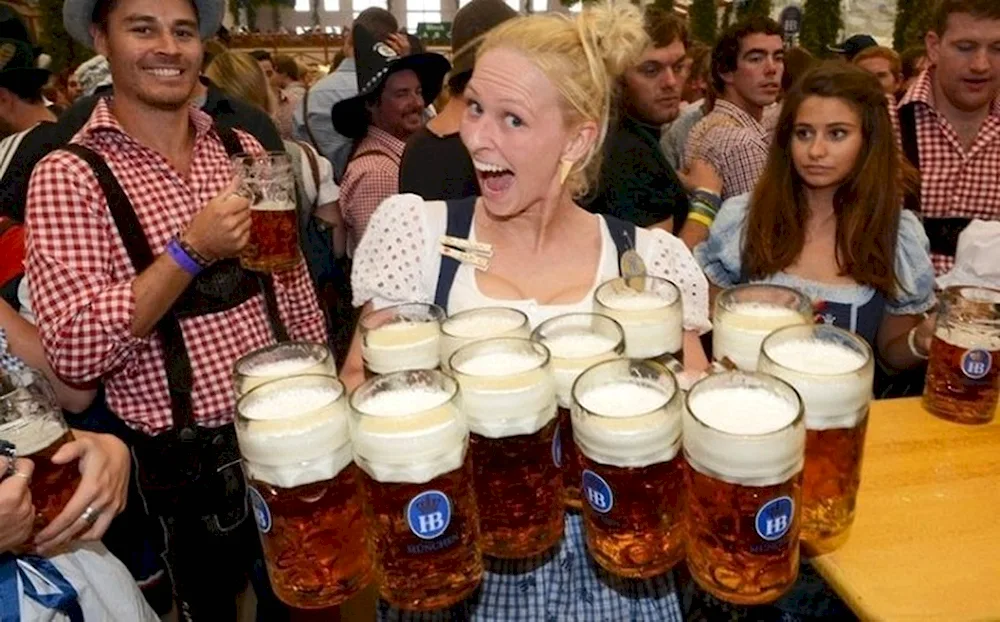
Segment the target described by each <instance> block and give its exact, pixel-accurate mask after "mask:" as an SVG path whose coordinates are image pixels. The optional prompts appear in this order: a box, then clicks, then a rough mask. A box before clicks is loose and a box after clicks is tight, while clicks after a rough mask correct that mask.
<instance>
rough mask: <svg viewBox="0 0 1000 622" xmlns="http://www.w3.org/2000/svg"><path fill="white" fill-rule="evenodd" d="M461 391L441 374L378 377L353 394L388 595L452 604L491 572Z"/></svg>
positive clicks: (397, 602)
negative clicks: (487, 570) (487, 568)
mask: <svg viewBox="0 0 1000 622" xmlns="http://www.w3.org/2000/svg"><path fill="white" fill-rule="evenodd" d="M457 392H458V387H457V385H456V383H455V381H454V380H452V379H451V378H450V377H448V376H446V375H445V374H443V373H441V372H438V371H427V370H411V371H403V372H396V373H392V374H387V375H384V376H379V377H377V378H373V379H371V380H369V381H367V382H365V383H364V384H363V385H361V386H360V387H358V389H357V390H355V392H354V393H353V394H352V396H351V408H352V426H351V435H352V440H353V445H354V459H355V462H357V464H358V466H359V467H360V468H361V470H362V471H363V474H362V476H361V489H362V491H363V494H364V499H365V512H366V514H367V516H368V529H369V534H370V537H371V541H372V544H373V545H374V550H375V571H376V577H377V581H378V586H379V593H380V594H381V596H382V598H383V599H385V600H386V601H387V602H389V603H390V604H391V605H393V606H395V607H399V608H401V609H409V610H418V611H426V610H431V609H439V608H443V607H449V606H451V605H453V604H455V603H457V602H459V601H461V600H463V599H465V598H466V597H468V596H469V595H470V594H471V593H472V592H473V591H474V590H475V589H476V587H477V586H478V585H479V583H480V581H481V580H482V576H483V561H482V555H481V553H480V550H479V544H478V539H479V527H478V520H479V517H478V513H477V510H476V500H475V496H474V494H473V488H472V481H473V474H472V461H471V460H470V459H469V452H468V442H469V431H468V427H467V425H466V423H465V419H464V417H462V414H461V413H460V412H459V410H458V407H457V405H456V403H455V401H456V396H457Z"/></svg>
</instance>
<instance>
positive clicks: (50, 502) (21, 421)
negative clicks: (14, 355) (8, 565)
mask: <svg viewBox="0 0 1000 622" xmlns="http://www.w3.org/2000/svg"><path fill="white" fill-rule="evenodd" d="M0 441H4V442H6V443H9V444H10V445H12V446H13V447H12V448H9V453H11V454H13V455H15V456H16V457H18V458H28V459H29V460H31V461H32V462H34V463H35V471H34V473H33V474H32V476H31V482H30V484H29V487H30V489H31V501H32V503H34V505H35V524H34V527H33V528H32V536H34V535H36V534H37V533H38V532H39V531H41V530H42V529H44V528H45V526H46V525H48V524H49V523H51V522H52V520H53V519H54V518H55V517H56V516H59V513H60V512H62V511H63V508H65V507H66V504H67V503H68V502H69V500H70V498H71V497H72V496H73V493H74V492H76V488H77V486H79V484H80V467H79V465H78V464H77V463H76V461H75V460H74V461H71V462H69V463H67V464H55V463H53V462H52V456H54V455H55V453H56V452H57V451H59V448H61V447H62V446H63V445H65V444H66V443H69V442H71V441H73V433H72V432H71V431H70V429H69V426H67V425H66V422H65V421H64V420H63V416H62V408H61V407H60V406H59V402H58V400H57V399H56V394H55V391H54V390H53V389H52V386H51V385H50V384H49V381H48V380H47V379H46V378H45V376H43V375H42V374H41V373H39V372H36V371H34V370H25V371H21V372H12V373H9V374H8V373H4V372H2V371H0Z"/></svg>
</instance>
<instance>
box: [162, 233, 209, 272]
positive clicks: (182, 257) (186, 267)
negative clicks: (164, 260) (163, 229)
mask: <svg viewBox="0 0 1000 622" xmlns="http://www.w3.org/2000/svg"><path fill="white" fill-rule="evenodd" d="M167 254H168V255H170V258H171V259H173V260H174V263H176V264H177V265H178V266H180V268H181V270H183V271H184V272H187V273H188V274H190V275H191V276H198V274H199V273H200V272H201V271H202V267H201V265H200V264H199V263H198V262H197V261H195V260H194V258H192V257H191V256H190V255H188V254H187V251H185V250H184V249H183V248H181V245H180V243H179V242H178V241H177V239H176V238H173V239H171V240H170V241H169V242H167Z"/></svg>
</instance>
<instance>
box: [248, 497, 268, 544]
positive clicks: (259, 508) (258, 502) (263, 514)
mask: <svg viewBox="0 0 1000 622" xmlns="http://www.w3.org/2000/svg"><path fill="white" fill-rule="evenodd" d="M248 491H249V493H250V506H251V507H252V508H253V518H254V520H255V521H257V529H260V532H261V533H267V532H269V531H271V509H270V508H269V507H267V502H266V501H264V497H263V496H261V494H260V493H259V492H257V489H256V488H254V487H253V486H249V487H248Z"/></svg>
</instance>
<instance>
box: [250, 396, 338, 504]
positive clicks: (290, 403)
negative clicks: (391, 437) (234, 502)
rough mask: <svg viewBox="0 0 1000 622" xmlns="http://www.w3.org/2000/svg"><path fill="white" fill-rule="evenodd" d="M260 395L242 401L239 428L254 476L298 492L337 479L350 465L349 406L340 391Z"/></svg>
mask: <svg viewBox="0 0 1000 622" xmlns="http://www.w3.org/2000/svg"><path fill="white" fill-rule="evenodd" d="M261 391H263V393H261V394H260V395H259V397H258V396H255V395H254V394H251V395H250V396H249V397H246V398H244V399H243V400H242V401H241V402H240V404H239V411H240V415H241V419H240V422H239V424H238V425H237V426H236V436H237V439H238V441H239V446H240V453H241V454H242V455H243V459H244V461H245V462H246V465H247V470H248V472H249V474H250V477H251V478H253V479H257V480H261V481H264V482H267V483H268V484H271V485H273V486H278V487H281V488H293V487H295V486H302V485H305V484H310V483H313V482H319V481H325V480H329V479H333V478H334V477H336V476H337V474H338V473H340V471H342V470H343V469H344V468H345V467H346V466H347V465H349V464H350V463H351V460H352V457H351V446H350V434H349V432H348V423H347V407H346V404H345V400H344V399H343V392H342V390H341V389H340V388H339V387H336V388H334V387H320V386H315V385H314V386H294V387H289V388H286V389H275V390H268V389H267V388H265V389H262V390H261Z"/></svg>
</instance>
